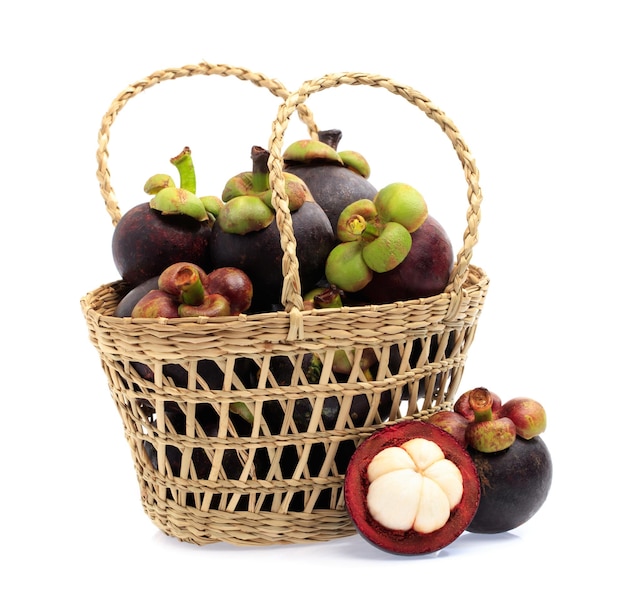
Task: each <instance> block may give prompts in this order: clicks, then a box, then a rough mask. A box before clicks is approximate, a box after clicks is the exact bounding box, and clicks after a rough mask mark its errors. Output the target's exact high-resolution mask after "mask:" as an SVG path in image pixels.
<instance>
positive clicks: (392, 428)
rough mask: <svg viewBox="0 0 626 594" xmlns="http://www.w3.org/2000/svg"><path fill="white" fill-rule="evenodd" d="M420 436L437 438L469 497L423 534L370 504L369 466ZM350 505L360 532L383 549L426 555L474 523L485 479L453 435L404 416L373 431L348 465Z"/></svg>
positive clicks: (350, 512) (353, 518) (347, 491)
mask: <svg viewBox="0 0 626 594" xmlns="http://www.w3.org/2000/svg"><path fill="white" fill-rule="evenodd" d="M417 437H423V438H425V439H428V440H431V441H434V442H435V443H436V444H437V445H438V446H439V447H440V448H441V449H442V451H443V453H444V454H445V456H446V458H448V459H449V460H451V461H452V462H453V463H454V464H456V466H457V467H458V468H459V470H460V471H461V476H462V477H463V496H462V498H461V501H460V502H459V504H458V505H457V506H456V507H455V508H454V509H453V510H452V511H451V513H450V519H449V520H448V522H447V523H446V525H445V526H443V527H442V528H440V529H439V530H436V531H434V532H431V533H430V534H420V533H418V532H416V531H407V532H404V531H400V530H389V529H388V528H385V527H384V526H382V525H381V524H379V523H378V522H377V521H376V520H374V519H373V518H372V516H371V514H370V513H369V510H368V509H367V503H366V496H367V490H368V488H369V481H368V479H367V467H368V466H369V464H370V462H371V461H372V459H373V458H374V456H375V455H376V454H378V452H380V451H381V450H383V449H385V448H389V447H392V446H400V445H402V444H403V443H404V442H406V441H409V440H410V439H414V438H417ZM344 489H345V500H346V507H347V509H348V512H349V514H350V516H351V517H352V520H353V522H354V525H355V527H356V529H357V530H358V532H359V533H360V534H361V535H362V536H363V537H364V538H365V539H366V540H368V541H369V542H370V543H372V544H373V545H374V546H376V547H377V548H379V549H382V550H384V551H387V552H389V553H394V554H397V555H423V554H427V553H433V552H435V551H438V550H440V549H442V548H444V547H446V546H447V545H449V544H450V543H452V542H453V541H454V540H456V539H457V538H458V537H459V536H460V535H461V534H462V533H463V532H464V531H465V529H466V528H467V526H468V525H469V524H470V522H471V520H472V518H473V517H474V514H475V513H476V510H477V509H478V505H479V502H480V481H479V478H478V474H477V472H476V467H475V465H474V463H473V461H472V459H471V457H470V455H469V454H468V452H467V450H466V449H465V448H463V446H462V445H461V444H460V443H459V442H458V441H457V440H456V439H455V438H454V437H452V435H450V434H449V433H447V432H446V431H444V430H443V429H440V428H439V427H437V426H436V425H433V424H431V423H427V422H424V421H414V420H408V421H401V422H399V423H396V424H394V425H389V426H387V427H384V428H382V429H379V430H378V431H376V432H375V433H372V435H370V436H369V437H368V438H367V439H365V441H363V442H362V443H361V444H360V445H359V447H358V448H357V450H356V452H355V453H354V454H353V456H352V458H351V459H350V463H349V464H348V468H347V470H346V477H345V487H344Z"/></svg>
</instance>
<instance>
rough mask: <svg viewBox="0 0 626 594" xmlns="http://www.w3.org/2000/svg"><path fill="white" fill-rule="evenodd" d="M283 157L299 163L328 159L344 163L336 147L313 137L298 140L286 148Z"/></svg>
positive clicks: (339, 163)
mask: <svg viewBox="0 0 626 594" xmlns="http://www.w3.org/2000/svg"><path fill="white" fill-rule="evenodd" d="M283 159H284V160H285V161H294V162H297V163H312V162H313V161H327V162H332V163H337V164H338V165H343V164H344V163H343V160H342V159H341V157H340V156H339V153H338V152H337V151H336V150H335V149H334V148H332V147H331V146H330V145H328V144H326V143H325V142H322V141H321V140H313V139H305V140H296V141H295V142H294V143H292V144H290V145H289V146H288V147H287V148H286V149H285V152H284V153H283Z"/></svg>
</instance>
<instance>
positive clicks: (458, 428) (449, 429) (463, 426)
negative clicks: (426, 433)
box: [428, 410, 469, 447]
mask: <svg viewBox="0 0 626 594" xmlns="http://www.w3.org/2000/svg"><path fill="white" fill-rule="evenodd" d="M428 422H429V423H432V424H433V425H437V427H440V428H441V429H443V430H444V431H446V433H449V434H450V435H452V437H454V438H455V439H456V440H457V441H458V442H459V443H460V444H461V445H462V446H463V447H467V427H468V425H469V421H468V420H467V419H466V418H465V417H464V416H462V415H460V414H459V413H456V412H454V411H452V410H441V411H439V412H437V413H435V414H434V415H431V416H430V417H429V418H428Z"/></svg>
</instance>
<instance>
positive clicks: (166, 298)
mask: <svg viewBox="0 0 626 594" xmlns="http://www.w3.org/2000/svg"><path fill="white" fill-rule="evenodd" d="M131 317H133V318H178V317H179V315H178V302H177V301H176V300H175V299H174V298H173V297H172V296H171V295H169V294H168V293H166V292H165V291H161V290H160V289H153V290H152V291H148V292H147V293H146V294H145V295H144V296H143V297H142V298H141V299H139V301H137V303H136V304H135V307H133V311H132V312H131Z"/></svg>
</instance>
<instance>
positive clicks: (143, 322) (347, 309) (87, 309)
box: [80, 264, 489, 328]
mask: <svg viewBox="0 0 626 594" xmlns="http://www.w3.org/2000/svg"><path fill="white" fill-rule="evenodd" d="M469 270H470V272H471V273H472V274H470V276H469V278H468V281H467V282H466V285H465V286H464V288H463V293H468V292H471V291H472V290H474V289H480V288H481V287H483V286H484V285H485V284H486V283H488V282H489V277H488V276H487V274H486V273H485V271H484V270H483V269H482V268H479V267H478V266H475V265H473V264H470V265H469ZM126 289H128V284H127V283H125V281H123V280H121V279H118V280H114V281H110V282H107V283H104V284H102V285H100V286H98V287H96V288H95V289H93V290H91V291H89V292H87V293H86V294H85V295H84V296H83V297H82V298H81V300H80V303H81V308H82V310H83V313H84V315H85V316H91V317H94V318H95V319H97V320H101V321H103V322H106V323H107V324H108V325H110V326H111V327H119V328H131V327H133V326H136V327H146V326H148V327H149V326H153V327H155V328H159V327H163V326H176V327H182V328H184V327H186V326H188V327H190V328H192V327H193V328H195V327H197V326H198V325H211V326H212V325H215V326H223V325H227V324H232V323H233V322H246V321H263V320H268V319H271V318H284V319H286V320H288V319H289V318H290V316H292V315H293V313H290V312H287V311H285V310H278V311H267V312H258V313H240V314H238V315H237V316H219V317H208V316H196V317H186V318H158V319H154V318H120V317H118V316H115V315H112V314H105V313H102V312H101V311H100V310H99V309H98V308H97V307H96V306H95V304H94V303H93V302H92V300H93V299H94V297H95V294H96V293H97V292H98V291H103V290H110V291H111V292H113V293H116V294H117V293H119V294H123V293H124V291H125V290H126ZM450 295H451V291H449V290H446V291H444V292H442V293H438V294H436V295H431V296H429V297H420V298H418V299H408V300H397V301H391V302H389V303H379V304H376V303H368V304H363V305H344V306H342V307H339V308H325V309H324V308H322V309H310V310H302V311H300V312H299V315H301V316H302V317H303V318H307V317H317V318H319V317H331V318H332V317H335V316H345V315H346V314H347V313H353V314H362V313H368V314H373V315H381V316H383V315H385V314H387V313H389V312H390V311H393V310H394V309H397V308H399V307H403V306H407V305H412V304H413V305H418V304H419V305H424V306H425V307H427V306H428V305H430V304H433V303H436V302H439V301H441V300H442V299H446V298H449V297H450Z"/></svg>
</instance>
